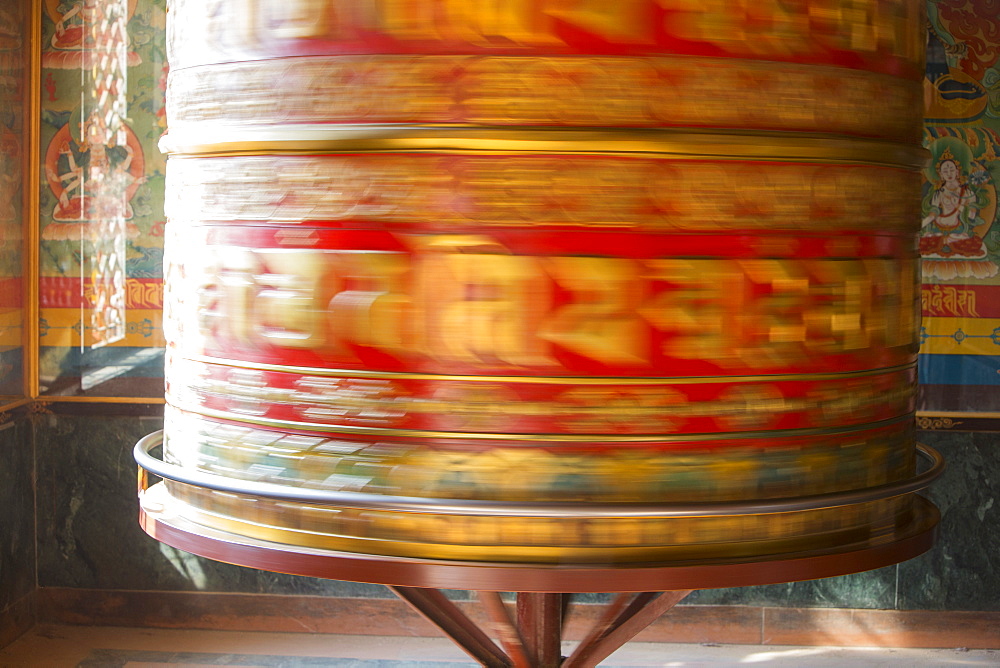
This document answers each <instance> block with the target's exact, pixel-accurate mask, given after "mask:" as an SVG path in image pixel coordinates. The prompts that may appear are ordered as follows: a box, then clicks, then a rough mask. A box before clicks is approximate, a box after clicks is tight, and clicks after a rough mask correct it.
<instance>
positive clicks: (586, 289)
mask: <svg viewBox="0 0 1000 668" xmlns="http://www.w3.org/2000/svg"><path fill="white" fill-rule="evenodd" d="M169 26H170V27H169V47H170V55H169V57H170V67H171V71H170V75H169V84H168V100H167V104H168V107H167V112H168V120H169V128H170V129H169V133H168V134H167V135H166V136H165V137H164V139H163V141H162V147H163V148H164V150H165V151H167V152H168V153H169V154H170V159H169V161H168V175H167V194H166V209H167V216H168V219H169V223H168V232H167V237H168V239H167V249H166V255H167V260H166V283H167V298H166V303H167V306H166V313H165V327H166V328H168V332H167V335H168V340H169V354H168V362H167V415H166V424H165V429H164V432H163V436H162V444H163V462H162V463H159V464H157V465H152V464H150V465H148V466H147V468H149V469H150V470H154V471H155V472H157V473H159V474H161V475H163V476H164V477H165V478H166V480H165V481H164V483H163V484H162V485H161V486H158V487H159V490H160V491H159V493H158V496H157V499H158V500H159V501H158V503H159V506H158V507H160V508H163V507H169V508H170V511H171V512H172V513H173V514H174V515H175V516H176V517H178V518H181V519H182V520H183V522H184V523H186V526H192V527H201V528H202V529H204V530H206V531H214V532H218V534H219V535H226V536H230V537H232V538H233V539H234V540H254V541H265V542H267V543H270V544H277V545H281V546H283V547H284V548H285V549H286V550H288V551H290V552H295V551H303V552H308V551H311V550H313V551H314V550H331V551H336V552H338V553H354V554H364V555H374V556H376V557H382V556H384V557H393V558H395V557H404V558H415V559H424V560H450V561H461V562H490V563H498V562H500V563H504V562H509V563H525V564H567V563H575V564H595V563H600V564H639V563H657V564H665V565H670V564H690V563H702V562H704V563H709V562H712V563H718V562H720V561H723V562H724V561H727V560H728V561H739V562H754V561H760V562H763V561H767V560H773V559H778V558H784V557H787V556H788V555H818V554H828V555H829V554H838V553H850V552H852V551H858V550H864V549H867V548H871V547H874V546H883V547H884V546H892V545H896V544H903V543H905V542H906V541H908V540H911V539H913V538H914V537H915V536H926V535H930V534H931V533H932V532H933V528H934V526H935V525H936V523H937V511H936V509H935V508H934V507H933V506H932V505H931V504H930V503H928V502H927V501H925V500H924V499H923V498H921V497H919V496H917V495H916V494H915V493H914V492H915V491H917V490H918V489H920V488H922V487H923V486H926V484H927V483H928V482H929V480H930V479H931V478H932V477H933V476H934V475H936V473H937V472H938V471H939V469H940V461H939V459H938V458H937V457H936V455H934V454H933V453H932V452H930V451H929V450H927V449H923V448H921V447H918V446H917V444H916V443H915V440H914V418H913V411H914V392H915V388H916V354H917V347H918V337H917V334H918V330H919V318H920V313H919V310H918V306H919V303H918V296H919V289H918V282H919V264H918V263H919V261H920V260H919V256H918V254H917V246H916V240H917V233H918V228H919V221H920V216H919V210H918V207H919V197H918V192H919V184H920V173H919V170H920V169H921V168H922V166H923V163H924V159H925V157H924V152H923V150H922V149H921V148H920V147H919V137H920V131H921V111H922V88H921V77H922V72H923V68H922V60H923V48H924V43H923V39H922V29H923V18H922V2H920V1H919V0H851V1H850V2H848V1H847V0H818V1H812V2H808V3H805V2H802V3H785V2H774V1H763V2H758V1H757V0H753V1H750V0H746V1H730V0H727V1H725V2H711V1H706V0H697V1H694V0H629V1H627V2H608V3H600V2H598V3H588V2H582V1H581V2H565V1H561V0H560V1H555V0H503V1H500V0H498V1H493V0H490V1H488V2H455V1H451V0H412V1H410V2H398V1H389V0H366V1H364V2H357V1H354V0H351V1H348V0H313V1H310V2H307V1H305V0H283V1H281V2H265V1H263V0H242V1H237V0H227V1H223V2H215V3H205V2H201V0H174V1H173V2H172V4H171V7H170V20H169ZM156 442H159V441H158V440H156ZM153 444H154V441H147V442H146V443H145V445H142V446H141V447H140V448H139V457H140V462H141V463H143V462H145V464H144V465H146V464H148V462H149V461H150V458H149V457H148V455H146V454H145V453H146V452H147V451H148V450H149V449H150V448H151V447H152V445H153ZM919 453H924V454H927V455H928V456H929V457H930V458H931V459H932V460H933V461H934V462H935V465H934V467H933V468H932V469H931V471H930V472H926V473H918V470H919V469H920V468H921V467H919V466H918V464H917V460H918V456H917V455H918V454H919ZM927 545H929V542H927V543H924V544H923V547H922V548H920V549H921V550H922V549H926V547H927ZM909 556H913V550H912V549H911V550H910V551H909V552H907V551H906V550H900V551H899V552H898V553H893V552H892V550H891V549H890V550H888V551H887V552H885V555H884V556H882V557H881V561H880V562H879V563H878V564H875V565H885V564H888V563H894V562H895V561H898V560H900V559H903V558H907V557H909ZM844 568H845V571H844V572H846V569H847V568H848V567H844ZM772 581H773V579H772Z"/></svg>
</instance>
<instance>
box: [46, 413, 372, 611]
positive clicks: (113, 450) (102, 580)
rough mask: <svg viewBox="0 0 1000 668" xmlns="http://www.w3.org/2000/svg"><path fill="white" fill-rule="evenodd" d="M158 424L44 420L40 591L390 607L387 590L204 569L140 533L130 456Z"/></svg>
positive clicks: (211, 565) (214, 565) (218, 566)
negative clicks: (368, 601) (252, 596)
mask: <svg viewBox="0 0 1000 668" xmlns="http://www.w3.org/2000/svg"><path fill="white" fill-rule="evenodd" d="M161 427H162V420H161V419H159V418H134V417H82V416H66V415H59V416H57V415H42V416H40V417H39V418H38V419H37V422H36V432H35V433H36V446H37V451H38V480H39V483H38V486H39V493H38V499H39V503H38V515H39V521H38V561H39V564H38V568H39V573H38V584H39V586H42V587H74V588H88V589H89V588H93V589H109V590H115V589H124V590H130V589H131V590H159V591H164V590H165V591H212V592H241V593H258V594H309V595H339V596H368V597H377V596H382V597H390V596H391V595H390V594H389V593H388V590H386V589H385V588H384V587H380V586H376V585H365V584H355V583H341V582H331V581H326V580H317V579H313V578H301V577H293V576H289V575H283V574H279V573H268V572H263V571H257V570H254V569H250V568H241V567H238V566H232V565H229V564H223V563H219V562H215V561H211V560H208V559H201V558H199V557H195V556H193V555H190V554H188V553H186V552H181V551H179V550H175V549H174V548H172V547H169V546H167V545H164V544H162V543H160V542H158V541H156V540H154V539H152V538H150V537H149V536H147V535H146V534H145V533H144V532H143V531H142V529H141V528H140V527H139V523H138V509H139V508H138V501H137V499H136V490H135V480H136V466H135V462H134V461H133V459H132V447H133V446H134V445H135V442H136V441H137V440H139V439H140V438H141V437H142V436H145V435H146V434H148V433H150V432H152V431H155V430H157V429H159V428H161Z"/></svg>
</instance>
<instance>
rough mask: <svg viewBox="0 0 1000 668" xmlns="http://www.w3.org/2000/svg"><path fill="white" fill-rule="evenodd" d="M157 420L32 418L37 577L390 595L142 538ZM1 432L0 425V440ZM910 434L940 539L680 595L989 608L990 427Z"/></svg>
mask: <svg viewBox="0 0 1000 668" xmlns="http://www.w3.org/2000/svg"><path fill="white" fill-rule="evenodd" d="M159 426H160V420H159V419H158V418H156V419H153V418H125V417H100V418H98V417H82V416H67V415H59V416H57V415H43V416H41V417H40V418H39V419H38V420H37V423H36V426H35V434H36V447H37V452H38V479H39V483H38V485H39V493H38V498H39V504H38V514H39V522H38V526H39V530H38V548H39V574H38V581H39V584H40V585H41V586H43V587H76V588H96V589H108V590H115V589H122V590H156V591H212V592H234V593H267V594H285V595H294V594H303V595H321V596H361V597H389V593H388V591H387V590H386V589H385V588H384V587H380V586H376V585H365V584H355V583H347V582H332V581H325V580H318V579H313V578H301V577H293V576H288V575H281V574H277V573H266V572H261V571H256V570H253V569H248V568H241V567H238V566H231V565H228V564H221V563H217V562H213V561H211V560H207V559H201V558H198V557H194V556H191V555H189V554H186V553H183V552H179V551H177V550H174V549H173V548H170V547H167V546H165V545H162V544H161V543H158V542H157V541H155V540H153V539H152V538H150V537H149V536H147V535H146V534H145V533H143V531H142V530H141V529H140V528H139V525H138V522H137V510H138V508H137V502H136V498H135V467H134V464H133V462H132V455H131V450H132V446H133V445H134V443H135V442H136V441H137V440H138V439H139V438H141V437H142V436H144V435H145V434H147V433H149V432H151V431H154V430H155V429H158V428H159ZM8 433H9V432H0V438H4V435H5V434H8ZM921 436H922V440H923V441H925V442H927V443H928V444H930V445H932V446H934V447H938V448H940V450H941V452H942V453H943V454H944V455H945V457H946V458H947V459H948V464H949V468H948V472H947V473H946V474H945V477H944V478H943V479H942V480H940V481H939V482H938V483H937V484H936V485H935V486H934V488H933V489H932V491H931V494H930V496H931V498H932V499H933V500H934V502H935V503H936V504H937V505H938V506H939V507H940V508H941V511H942V514H943V519H942V525H941V539H940V540H939V542H938V544H937V545H936V546H935V547H934V548H932V549H931V551H930V552H929V553H928V554H926V555H924V556H922V557H919V558H917V559H914V560H912V561H910V562H906V563H904V564H902V565H900V566H892V567H888V568H883V569H879V570H876V571H870V572H867V573H858V574H855V575H849V576H844V577H839V578H828V579H824V580H813V581H809V582H798V583H789V584H778V585H769V586H763V587H744V588H729V589H706V590H702V591H699V592H696V593H695V594H692V595H691V596H690V597H689V599H687V600H686V601H685V603H686V604H699V605H749V606H777V607H828V608H869V609H894V608H898V609H931V610H939V609H940V610H998V609H1000V578H997V577H996V575H995V573H996V572H997V570H998V566H1000V563H998V562H1000V557H998V554H1000V529H998V522H997V514H996V513H997V512H998V511H997V504H996V502H993V503H991V500H992V499H993V498H994V496H995V492H994V491H993V490H995V489H996V487H997V481H998V479H1000V457H998V455H1000V449H998V445H997V441H998V440H1000V435H995V434H985V433H923V434H922V435H921ZM9 438H13V436H10V437H9ZM24 513H25V514H26V515H27V514H29V513H30V509H26V510H24ZM579 600H583V601H587V600H589V601H596V600H601V597H600V596H582V597H579Z"/></svg>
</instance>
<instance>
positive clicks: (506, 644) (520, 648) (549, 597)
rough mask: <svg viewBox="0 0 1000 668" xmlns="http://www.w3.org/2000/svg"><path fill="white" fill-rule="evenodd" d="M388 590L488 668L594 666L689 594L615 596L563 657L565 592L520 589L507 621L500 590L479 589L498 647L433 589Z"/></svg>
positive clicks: (654, 593)
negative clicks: (513, 617) (594, 622)
mask: <svg viewBox="0 0 1000 668" xmlns="http://www.w3.org/2000/svg"><path fill="white" fill-rule="evenodd" d="M389 589H391V590H392V591H393V592H395V594H396V595H397V596H399V597H400V598H401V599H403V600H404V601H406V602H407V603H408V604H409V605H410V606H411V607H412V608H413V609H414V610H416V611H417V612H418V613H420V614H421V615H422V616H423V617H424V618H425V619H427V620H428V621H429V622H431V623H432V624H434V625H435V626H437V627H438V628H439V629H440V630H441V631H442V632H443V633H444V634H445V635H446V636H448V637H449V638H451V640H452V641H453V642H455V644H457V645H458V646H459V647H461V648H462V649H463V650H465V652H467V653H468V654H469V656H471V657H472V658H473V659H475V660H476V661H478V662H479V663H480V664H482V665H484V666H488V667H489V668H509V667H513V668H593V666H596V665H597V664H598V663H600V662H601V661H603V660H604V659H606V658H607V657H608V656H610V655H611V654H612V653H613V652H614V651H615V650H617V649H618V648H619V647H621V646H622V645H624V644H625V643H627V642H628V641H629V640H631V639H632V638H634V637H635V635H636V634H637V633H639V632H640V631H642V630H643V629H644V628H646V627H647V626H649V625H650V624H652V623H653V622H654V621H656V620H657V618H659V617H660V615H662V614H663V613H665V612H666V611H667V610H669V609H670V608H672V607H673V606H674V605H675V604H677V602H678V601H680V600H681V599H682V598H684V597H685V596H687V595H688V594H690V593H691V592H690V591H668V592H645V593H641V594H618V595H617V596H616V597H615V598H614V600H612V602H611V603H610V604H609V605H608V606H607V608H605V610H604V614H603V615H602V616H601V618H600V619H599V620H598V621H597V623H596V624H595V625H594V628H593V629H591V631H590V632H589V633H588V634H587V636H586V637H585V638H584V639H583V641H582V642H581V643H580V644H579V645H578V646H577V648H576V650H575V651H574V652H573V654H572V655H571V656H570V657H569V658H566V659H564V658H563V656H562V629H563V617H564V615H565V611H566V603H567V602H568V600H569V594H549V593H535V592H520V593H518V594H517V600H516V604H515V607H516V611H517V614H516V619H515V620H513V621H512V620H511V616H510V613H509V612H508V610H507V606H506V605H505V604H504V602H503V599H501V598H500V595H499V594H497V593H496V592H478V597H479V600H480V601H481V602H482V604H483V606H484V607H485V608H486V612H487V614H488V615H489V618H490V621H491V628H492V630H493V635H495V636H496V637H497V638H499V640H500V644H501V645H502V646H503V649H500V648H499V647H497V645H496V644H495V643H494V642H493V641H492V640H491V639H490V637H489V635H488V634H487V633H486V632H484V631H483V630H482V629H480V628H479V627H478V626H476V624H475V622H473V621H472V620H470V619H469V618H468V617H467V616H466V615H465V613H463V612H462V611H461V610H459V609H458V606H456V605H455V604H454V603H452V602H451V601H449V600H448V599H447V598H446V597H445V595H444V594H442V593H441V592H440V591H438V590H437V589H421V588H416V587H389Z"/></svg>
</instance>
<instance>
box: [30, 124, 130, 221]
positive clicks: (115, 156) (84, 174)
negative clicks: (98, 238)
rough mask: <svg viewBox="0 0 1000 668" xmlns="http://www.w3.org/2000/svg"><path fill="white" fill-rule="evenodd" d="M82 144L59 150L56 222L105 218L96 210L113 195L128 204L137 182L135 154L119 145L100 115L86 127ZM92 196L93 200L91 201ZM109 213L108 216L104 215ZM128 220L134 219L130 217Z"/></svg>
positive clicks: (52, 176)
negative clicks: (126, 196) (133, 169)
mask: <svg viewBox="0 0 1000 668" xmlns="http://www.w3.org/2000/svg"><path fill="white" fill-rule="evenodd" d="M81 130H82V132H81V135H82V138H81V140H80V141H79V142H78V143H77V142H75V141H73V140H72V139H71V140H69V141H64V142H62V144H61V145H60V147H59V160H58V165H57V170H52V169H51V168H50V171H52V172H53V173H52V174H50V176H49V178H50V181H54V182H56V183H59V184H60V185H61V188H59V191H58V192H57V196H58V199H59V203H58V205H57V207H56V210H55V212H54V214H53V218H54V219H55V220H79V219H89V218H92V217H95V216H100V215H102V212H101V211H98V210H96V208H99V207H101V205H102V204H103V203H104V202H102V198H101V197H100V196H101V195H103V196H104V197H103V199H108V197H109V196H111V197H112V199H115V196H114V195H113V194H112V193H111V192H107V191H106V190H105V189H107V188H108V187H111V188H112V189H113V190H114V192H117V193H118V197H117V199H122V201H124V199H123V198H124V191H125V189H126V188H128V186H130V185H132V184H133V183H135V182H136V179H135V177H134V176H132V174H130V173H129V171H130V169H131V165H132V160H133V158H134V157H135V152H134V150H133V148H132V147H131V146H129V145H128V144H127V143H120V144H119V143H117V142H115V141H114V136H113V134H112V133H111V132H109V130H108V128H107V126H106V125H105V123H104V122H103V119H102V118H101V116H100V114H98V113H97V112H94V113H93V114H91V116H90V118H89V119H88V120H87V121H86V122H85V123H83V124H82V127H81ZM88 196H89V197H88ZM103 213H106V212H103ZM126 217H130V216H128V215H126Z"/></svg>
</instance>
